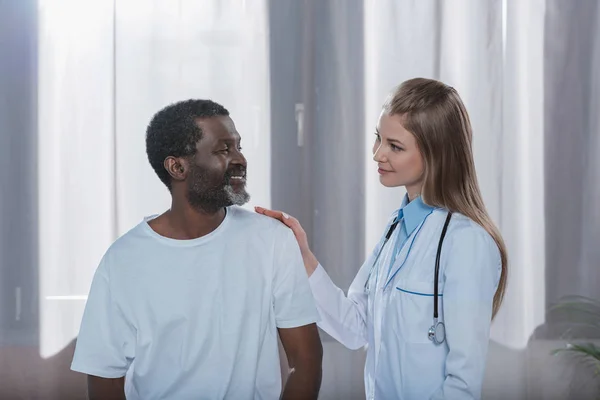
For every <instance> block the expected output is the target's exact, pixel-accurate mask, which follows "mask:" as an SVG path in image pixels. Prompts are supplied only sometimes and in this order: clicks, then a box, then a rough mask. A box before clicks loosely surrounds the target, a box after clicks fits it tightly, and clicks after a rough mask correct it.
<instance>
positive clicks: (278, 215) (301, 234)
mask: <svg viewBox="0 0 600 400" xmlns="http://www.w3.org/2000/svg"><path fill="white" fill-rule="evenodd" d="M254 211H256V212H257V213H259V214H262V215H266V216H267V217H271V218H275V219H278V220H279V221H281V222H283V223H284V224H285V225H286V226H287V227H288V228H290V229H291V230H292V232H293V233H294V236H295V237H296V241H297V242H298V246H299V247H300V252H301V253H302V259H303V261H304V267H305V268H306V272H307V273H308V276H310V275H311V274H312V273H313V272H314V270H315V269H317V266H318V264H319V262H318V261H317V259H316V257H315V256H314V254H313V253H312V251H311V250H310V247H309V246H308V237H307V236H306V232H305V231H304V228H302V225H300V222H299V221H298V220H297V219H296V218H294V217H292V216H290V215H288V214H286V213H284V212H283V211H277V210H269V209H267V208H264V207H254Z"/></svg>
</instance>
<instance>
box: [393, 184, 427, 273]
mask: <svg viewBox="0 0 600 400" xmlns="http://www.w3.org/2000/svg"><path fill="white" fill-rule="evenodd" d="M433 209H434V208H433V207H431V206H428V205H427V204H425V203H423V199H421V196H419V197H417V198H416V199H414V200H413V201H411V202H409V201H408V194H406V195H405V196H404V199H403V200H402V205H401V206H400V210H398V215H397V216H396V221H398V228H397V229H398V233H397V235H398V238H397V239H396V245H395V246H394V253H393V254H394V256H393V258H392V262H391V263H390V265H389V268H390V269H391V268H392V265H393V264H394V261H395V260H396V257H397V256H398V253H400V249H402V247H403V246H404V243H405V242H406V239H408V238H409V236H410V235H411V234H412V233H413V231H414V230H415V229H417V227H418V226H419V225H420V224H421V222H423V221H424V220H425V218H427V216H428V215H429V214H431V212H432V211H433Z"/></svg>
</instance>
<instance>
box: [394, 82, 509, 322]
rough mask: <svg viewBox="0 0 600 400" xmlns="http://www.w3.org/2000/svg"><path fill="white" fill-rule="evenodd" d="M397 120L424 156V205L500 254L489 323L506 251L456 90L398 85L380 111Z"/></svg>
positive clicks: (498, 299)
mask: <svg viewBox="0 0 600 400" xmlns="http://www.w3.org/2000/svg"><path fill="white" fill-rule="evenodd" d="M383 108H384V110H385V112H387V113H388V114H389V115H399V116H401V117H402V119H403V126H404V128H405V129H406V130H408V131H409V132H410V133H412V134H413V135H414V137H415V139H416V141H417V145H418V147H419V150H420V152H421V155H422V157H423V161H424V165H425V171H424V179H423V188H422V189H421V197H422V199H423V202H425V203H426V204H429V205H430V206H434V207H442V208H445V209H447V210H449V211H452V212H458V213H461V214H463V215H465V216H467V217H469V218H470V219H472V220H473V221H475V222H476V223H478V224H479V225H481V226H482V227H483V228H484V229H485V230H486V231H487V232H488V233H489V234H490V235H491V236H492V238H493V239H494V241H495V242H496V244H497V245H498V249H499V250H500V257H501V261H502V272H501V275H500V282H499V284H498V289H497V290H496V293H495V294H494V303H493V309H492V318H493V317H494V316H495V315H496V313H497V312H498V309H499V308H500V305H501V303H502V299H503V298H504V291H505V289H506V278H507V272H508V266H507V264H508V260H507V253H506V246H505V245H504V240H503V239H502V235H501V234H500V231H499V230H498V228H497V227H496V225H495V224H494V223H493V222H492V220H491V218H490V216H489V215H488V213H487V211H486V208H485V205H484V203H483V198H482V196H481V192H480V190H479V185H478V183H477V175H476V173H475V163H474V161H473V151H472V131H471V122H470V121H469V115H468V114H467V110H466V108H465V106H464V104H463V102H462V100H461V99H460V96H459V95H458V93H457V92H456V90H455V89H454V88H452V87H450V86H448V85H445V84H444V83H442V82H439V81H436V80H432V79H424V78H415V79H411V80H408V81H406V82H404V83H402V84H401V85H400V86H398V87H397V88H396V90H395V91H394V92H393V93H392V94H391V95H390V96H389V97H388V99H387V100H386V102H385V104H384V106H383Z"/></svg>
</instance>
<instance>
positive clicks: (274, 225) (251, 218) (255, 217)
mask: <svg viewBox="0 0 600 400" xmlns="http://www.w3.org/2000/svg"><path fill="white" fill-rule="evenodd" d="M230 210H231V211H233V212H232V214H233V218H234V220H235V223H236V224H239V225H240V226H243V227H244V229H245V230H246V232H248V233H261V234H264V235H273V236H274V237H279V236H281V235H287V234H288V233H291V230H290V229H289V228H288V227H287V226H285V225H284V224H283V223H282V222H281V221H279V220H276V219H275V218H271V217H267V216H266V215H262V214H259V213H257V212H254V211H250V210H247V209H245V208H242V207H238V206H235V207H231V208H230ZM288 231H289V232H288Z"/></svg>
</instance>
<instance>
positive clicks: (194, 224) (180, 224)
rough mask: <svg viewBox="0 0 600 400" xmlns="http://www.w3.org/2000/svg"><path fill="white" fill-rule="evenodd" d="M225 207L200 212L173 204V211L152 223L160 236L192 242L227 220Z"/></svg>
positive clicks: (183, 205) (188, 206) (167, 212)
mask: <svg viewBox="0 0 600 400" xmlns="http://www.w3.org/2000/svg"><path fill="white" fill-rule="evenodd" d="M225 214H226V209H225V208H224V207H222V208H220V209H218V210H217V211H215V212H206V211H202V210H198V209H196V208H194V207H192V206H191V205H189V204H187V203H186V204H181V203H177V202H173V203H172V204H171V209H170V210H168V211H166V212H165V213H164V214H162V215H161V216H160V217H158V218H156V219H155V220H153V221H151V222H150V226H151V227H152V229H154V230H155V231H156V232H157V233H158V234H160V235H162V236H166V237H169V238H172V239H178V240H190V239H197V238H199V237H202V236H205V235H208V234H209V233H211V232H212V231H214V230H215V229H217V228H218V227H219V225H221V222H223V220H224V219H225Z"/></svg>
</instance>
